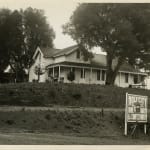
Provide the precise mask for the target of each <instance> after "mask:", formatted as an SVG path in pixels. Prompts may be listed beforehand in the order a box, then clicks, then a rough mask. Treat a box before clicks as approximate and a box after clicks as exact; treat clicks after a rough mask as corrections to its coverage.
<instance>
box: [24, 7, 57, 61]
mask: <svg viewBox="0 0 150 150" xmlns="http://www.w3.org/2000/svg"><path fill="white" fill-rule="evenodd" d="M23 16H24V20H23V21H24V33H25V43H26V53H27V54H28V59H29V61H28V62H29V64H30V63H31V61H32V56H33V53H34V51H35V49H36V48H37V46H43V47H53V40H54V38H55V33H54V30H53V28H52V27H51V26H50V25H49V24H48V23H47V20H46V17H45V15H44V11H43V10H39V9H33V8H31V7H29V8H27V9H26V10H25V11H24V12H23Z"/></svg>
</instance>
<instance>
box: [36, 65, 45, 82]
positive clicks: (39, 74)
mask: <svg viewBox="0 0 150 150" xmlns="http://www.w3.org/2000/svg"><path fill="white" fill-rule="evenodd" d="M44 72H45V70H44V68H41V66H39V65H37V66H35V68H34V73H35V74H36V75H37V76H38V79H37V81H38V82H39V81H40V76H41V75H42V74H44Z"/></svg>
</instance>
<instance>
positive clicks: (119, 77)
mask: <svg viewBox="0 0 150 150" xmlns="http://www.w3.org/2000/svg"><path fill="white" fill-rule="evenodd" d="M120 82H121V72H119V86H120Z"/></svg>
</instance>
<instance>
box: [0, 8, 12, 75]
mask: <svg viewBox="0 0 150 150" xmlns="http://www.w3.org/2000/svg"><path fill="white" fill-rule="evenodd" d="M10 14H11V11H10V10H9V9H0V73H3V71H4V69H6V67H7V66H8V63H9V58H10V57H9V49H8V46H7V42H8V32H7V31H8V28H7V26H9V17H10Z"/></svg>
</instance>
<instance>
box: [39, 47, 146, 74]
mask: <svg viewBox="0 0 150 150" xmlns="http://www.w3.org/2000/svg"><path fill="white" fill-rule="evenodd" d="M77 48H78V46H77V45H74V46H70V47H67V48H64V49H54V48H40V49H41V51H42V53H43V55H44V57H45V58H51V57H52V58H54V57H58V56H63V55H68V54H70V53H72V52H73V51H75V50H76V49H77ZM116 63H117V59H116V60H114V61H113V65H115V64H116ZM61 64H62V65H70V66H81V67H83V66H84V67H95V68H101V69H107V61H106V55H102V54H94V57H93V58H92V60H91V63H90V64H87V63H78V62H67V61H64V62H61V63H58V65H61ZM52 65H57V64H52ZM49 66H51V65H49ZM119 71H122V72H123V71H124V72H131V73H141V74H144V73H142V72H140V71H139V70H137V69H134V68H133V67H132V66H131V65H129V64H128V63H127V62H126V63H124V64H123V65H122V66H121V68H120V70H119Z"/></svg>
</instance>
